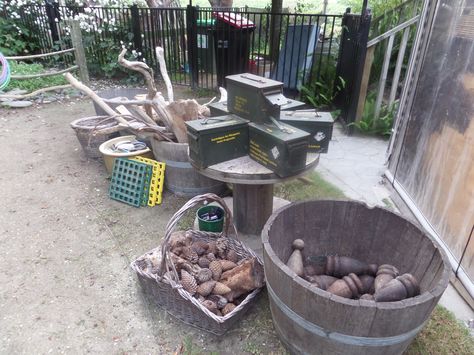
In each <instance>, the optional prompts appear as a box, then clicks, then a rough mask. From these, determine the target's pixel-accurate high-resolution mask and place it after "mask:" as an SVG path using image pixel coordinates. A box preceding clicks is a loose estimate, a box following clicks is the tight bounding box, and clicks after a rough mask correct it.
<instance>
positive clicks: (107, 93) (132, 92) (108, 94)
mask: <svg viewBox="0 0 474 355" xmlns="http://www.w3.org/2000/svg"><path fill="white" fill-rule="evenodd" d="M146 93H147V91H146V89H140V88H112V89H105V90H102V91H99V92H98V93H97V94H98V95H99V96H100V97H101V98H103V99H113V98H115V97H126V98H127V99H129V100H133V98H134V97H135V96H136V95H140V94H146ZM93 104H94V109H95V113H96V115H97V116H108V114H107V112H105V111H104V110H103V109H102V108H101V107H100V106H99V105H97V104H96V103H95V102H93ZM108 105H109V106H110V107H111V108H113V109H115V108H116V107H117V106H120V105H121V104H108Z"/></svg>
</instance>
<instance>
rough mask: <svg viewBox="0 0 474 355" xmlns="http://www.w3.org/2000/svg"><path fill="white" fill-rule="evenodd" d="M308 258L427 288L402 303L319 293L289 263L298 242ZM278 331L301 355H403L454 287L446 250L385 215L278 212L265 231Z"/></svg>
mask: <svg viewBox="0 0 474 355" xmlns="http://www.w3.org/2000/svg"><path fill="white" fill-rule="evenodd" d="M296 238H301V239H303V240H304V241H305V247H304V249H303V255H304V256H307V255H322V254H323V255H340V256H343V255H344V256H351V257H354V258H357V259H359V260H362V261H365V262H368V263H377V264H379V265H380V264H385V263H388V264H393V265H395V266H396V267H398V269H399V270H400V273H407V272H408V273H411V274H413V275H414V276H415V277H416V278H417V279H418V280H419V282H420V287H421V294H420V295H419V296H416V297H413V298H408V299H405V300H402V301H398V302H375V301H367V300H352V299H346V298H342V297H339V296H336V295H333V294H331V293H329V292H326V291H323V290H321V289H319V288H316V287H315V286H313V285H312V284H311V283H309V282H307V281H306V280H304V279H302V278H300V277H298V276H297V275H296V274H295V273H294V272H293V271H291V270H290V269H289V268H288V267H287V266H286V265H285V262H286V261H287V260H288V258H289V256H290V254H291V252H292V249H291V244H292V241H293V240H294V239H296ZM262 241H263V248H264V265H265V276H266V280H267V289H268V294H269V298H270V308H271V312H272V317H273V323H274V326H275V329H276V330H277V333H278V335H279V337H280V339H281V340H282V341H283V343H284V344H285V345H286V346H287V348H288V349H289V350H290V352H292V353H295V354H384V355H390V354H401V353H403V351H404V350H405V349H406V348H407V347H408V345H409V344H410V342H411V341H412V340H413V338H414V337H415V336H416V335H417V333H418V332H419V331H420V330H421V329H422V328H423V327H424V325H425V324H426V322H427V320H428V318H429V316H430V314H431V312H432V310H433V308H434V307H435V305H436V304H437V303H438V300H439V298H440V297H441V295H442V294H443V292H444V290H445V289H446V287H447V285H448V280H449V275H450V266H449V262H448V259H447V256H446V254H445V253H444V251H443V250H442V248H441V247H440V246H439V245H438V244H437V243H436V241H434V240H433V239H432V238H431V237H429V236H428V235H427V234H426V233H424V232H423V231H422V230H420V229H419V228H418V227H417V226H415V225H414V224H412V223H411V222H409V221H408V220H406V219H405V218H403V217H401V216H399V215H396V214H394V213H392V212H390V211H388V210H386V209H383V208H378V207H375V208H368V207H367V206H366V205H365V204H363V203H359V202H351V201H324V200H323V201H306V202H299V203H294V204H291V205H288V206H285V207H283V208H281V209H280V210H278V211H277V212H275V213H274V214H273V215H272V216H271V217H270V218H269V220H268V221H267V223H266V225H265V227H264V229H263V231H262Z"/></svg>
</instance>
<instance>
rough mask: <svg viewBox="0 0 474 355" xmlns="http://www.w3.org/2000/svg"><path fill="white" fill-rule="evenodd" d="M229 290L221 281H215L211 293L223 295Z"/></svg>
mask: <svg viewBox="0 0 474 355" xmlns="http://www.w3.org/2000/svg"><path fill="white" fill-rule="evenodd" d="M230 291H231V289H230V288H228V287H227V286H226V285H224V284H223V283H220V282H216V285H215V286H214V289H213V290H212V293H213V294H214V295H225V294H226V293H229V292H230Z"/></svg>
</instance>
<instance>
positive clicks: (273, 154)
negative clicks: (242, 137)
mask: <svg viewBox="0 0 474 355" xmlns="http://www.w3.org/2000/svg"><path fill="white" fill-rule="evenodd" d="M308 139H309V134H308V133H306V132H304V131H302V130H300V129H298V128H295V127H292V126H289V125H287V124H284V123H279V124H278V126H277V125H276V124H274V123H270V124H267V123H265V124H258V123H254V122H250V123H249V140H250V142H249V156H250V158H252V159H253V160H255V161H257V162H259V163H260V164H262V165H264V166H265V167H267V168H268V169H270V170H272V171H273V172H275V173H276V174H277V175H278V176H280V177H287V176H292V175H295V174H298V173H299V172H301V171H302V170H304V168H305V167H306V155H307V154H306V153H307V150H308Z"/></svg>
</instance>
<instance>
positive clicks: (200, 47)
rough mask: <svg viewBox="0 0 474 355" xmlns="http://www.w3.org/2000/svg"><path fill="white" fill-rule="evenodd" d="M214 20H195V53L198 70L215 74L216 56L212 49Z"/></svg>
mask: <svg viewBox="0 0 474 355" xmlns="http://www.w3.org/2000/svg"><path fill="white" fill-rule="evenodd" d="M215 23H216V20H215V19H213V18H210V19H198V20H197V53H198V68H199V70H202V71H205V72H207V73H215V72H216V55H215V48H214V28H215Z"/></svg>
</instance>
